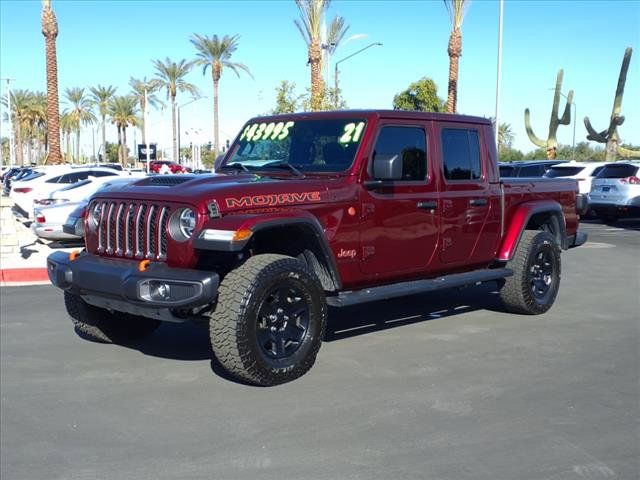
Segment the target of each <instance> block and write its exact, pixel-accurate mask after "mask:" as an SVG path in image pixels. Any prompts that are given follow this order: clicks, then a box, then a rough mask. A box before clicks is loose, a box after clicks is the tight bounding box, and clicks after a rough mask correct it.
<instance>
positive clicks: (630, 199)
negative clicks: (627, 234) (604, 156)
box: [589, 162, 640, 224]
mask: <svg viewBox="0 0 640 480" xmlns="http://www.w3.org/2000/svg"><path fill="white" fill-rule="evenodd" d="M589 206H590V207H591V208H592V209H593V210H594V211H595V212H596V215H598V217H600V218H601V219H602V221H604V222H605V223H607V224H613V223H615V222H616V221H618V219H620V218H628V217H640V162H615V163H610V164H608V165H607V166H606V167H605V168H604V169H603V170H602V171H601V172H600V173H599V174H598V176H597V177H596V178H595V179H594V180H593V184H592V185H591V193H589Z"/></svg>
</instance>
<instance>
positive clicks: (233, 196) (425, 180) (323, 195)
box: [48, 111, 586, 385]
mask: <svg viewBox="0 0 640 480" xmlns="http://www.w3.org/2000/svg"><path fill="white" fill-rule="evenodd" d="M577 191H578V188H577V184H576V182H575V181H574V180H566V179H527V178H518V179H508V180H501V179H500V178H499V173H498V163H497V158H496V149H495V147H494V137H493V131H492V127H491V123H490V122H489V120H486V119H483V118H477V117H470V116H461V115H449V114H435V113H417V112H399V111H341V112H322V113H302V114H291V115H280V116H272V117H263V118H254V119H252V120H250V121H249V122H248V123H247V124H246V125H245V126H244V127H243V129H242V131H241V132H240V134H239V135H238V137H237V138H236V139H235V141H234V142H233V145H232V146H231V148H230V149H229V150H228V152H227V154H226V155H225V157H224V160H223V161H222V163H221V166H220V169H219V174H218V175H210V176H190V175H162V176H160V175H158V176H148V177H146V178H143V179H141V180H139V181H137V182H134V183H132V184H128V185H126V186H122V187H113V188H111V189H109V190H102V191H101V192H100V193H99V194H98V195H96V196H95V197H94V198H93V199H92V200H91V202H90V204H89V207H88V208H87V213H86V217H85V220H84V221H85V226H84V232H85V243H86V248H85V250H84V251H82V252H74V253H72V254H70V255H69V254H65V253H63V252H56V253H53V254H52V255H50V256H49V259H48V271H49V277H50V279H51V281H52V282H53V283H54V284H55V285H56V286H58V287H60V288H61V289H63V290H64V299H65V305H66V308H67V311H68V313H69V315H70V316H71V319H72V320H73V322H74V325H75V328H76V329H77V330H78V331H79V332H81V333H82V334H84V335H85V336H89V337H91V338H94V339H97V340H100V341H105V342H111V341H113V342H127V341H132V340H134V339H136V338H140V337H142V336H144V335H147V334H149V333H151V332H153V331H154V329H156V328H157V327H158V325H159V324H160V321H168V322H183V321H188V320H193V321H206V323H207V324H208V325H209V331H210V338H211V345H212V347H213V353H214V354H215V356H216V358H217V359H218V360H219V361H220V363H221V364H222V365H223V366H224V368H226V369H227V370H228V371H229V373H231V374H232V375H234V376H236V377H237V378H239V379H241V380H243V381H245V382H249V383H253V384H258V385H274V384H279V383H283V382H286V381H290V380H293V379H295V378H297V377H299V376H301V375H303V374H304V373H305V372H306V371H307V370H309V369H310V368H311V366H312V365H313V363H314V361H315V358H316V355H317V353H318V350H319V348H320V344H321V342H322V338H323V334H324V329H325V324H326V318H327V305H331V306H347V305H353V304H357V303H362V302H370V301H376V300H383V299H387V298H391V297H397V296H402V295H410V294H415V293H420V292H426V291H433V290H437V289H446V288H450V287H462V286H467V285H475V284H478V283H480V282H488V281H497V283H498V285H499V287H500V295H501V298H502V300H503V302H504V305H505V308H506V309H507V310H509V311H512V312H518V313H524V314H540V313H544V312H546V311H547V310H548V309H549V308H550V307H551V305H552V304H553V302H554V300H555V298H556V295H557V293H558V287H559V284H560V251H561V250H563V249H567V248H570V247H573V246H578V245H581V244H582V243H584V242H585V241H586V235H583V234H581V233H579V232H578V222H579V215H580V213H581V211H583V210H584V208H585V207H586V205H585V201H584V199H583V198H582V197H581V196H579V195H578V194H577Z"/></svg>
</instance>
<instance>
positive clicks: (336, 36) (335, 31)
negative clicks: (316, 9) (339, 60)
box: [320, 15, 349, 72]
mask: <svg viewBox="0 0 640 480" xmlns="http://www.w3.org/2000/svg"><path fill="white" fill-rule="evenodd" d="M348 30H349V25H346V23H345V19H344V17H340V16H338V15H336V16H335V17H333V20H331V23H330V24H329V29H328V30H327V40H326V42H325V43H326V52H327V54H328V57H329V58H331V57H332V56H333V54H334V53H335V52H336V50H337V49H338V47H339V46H340V44H341V43H342V40H343V39H344V36H345V35H346V33H347V31H348ZM326 60H327V57H326V56H325V55H323V56H322V60H321V68H320V71H321V72H324V70H325V68H327V67H328V65H326Z"/></svg>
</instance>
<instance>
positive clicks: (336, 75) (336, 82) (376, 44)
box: [333, 42, 382, 98]
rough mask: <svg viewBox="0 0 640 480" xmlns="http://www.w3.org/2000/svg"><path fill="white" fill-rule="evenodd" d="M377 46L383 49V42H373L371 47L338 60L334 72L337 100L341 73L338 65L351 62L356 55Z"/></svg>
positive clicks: (368, 46)
mask: <svg viewBox="0 0 640 480" xmlns="http://www.w3.org/2000/svg"><path fill="white" fill-rule="evenodd" d="M376 46H380V47H381V46H382V43H381V42H373V43H370V44H369V45H367V46H366V47H364V48H361V49H360V50H358V51H356V52H354V53H352V54H351V55H347V56H346V57H344V58H341V59H340V60H338V61H337V62H336V63H335V66H334V71H333V88H334V90H335V94H336V98H337V95H338V73H339V72H340V71H339V70H338V65H339V64H340V63H342V62H344V61H345V60H349V59H350V58H351V57H355V56H356V55H358V54H359V53H362V52H364V51H365V50H367V49H368V48H371V47H376Z"/></svg>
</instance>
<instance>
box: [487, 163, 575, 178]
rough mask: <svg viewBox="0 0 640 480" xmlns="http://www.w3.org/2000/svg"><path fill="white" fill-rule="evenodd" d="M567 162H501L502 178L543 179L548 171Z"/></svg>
mask: <svg viewBox="0 0 640 480" xmlns="http://www.w3.org/2000/svg"><path fill="white" fill-rule="evenodd" d="M565 162H566V160H531V161H528V162H500V163H499V164H498V165H499V167H500V177H501V178H506V177H509V178H512V177H542V176H543V175H544V174H545V173H547V170H549V169H550V168H551V167H553V166H554V165H558V164H559V163H565Z"/></svg>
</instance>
